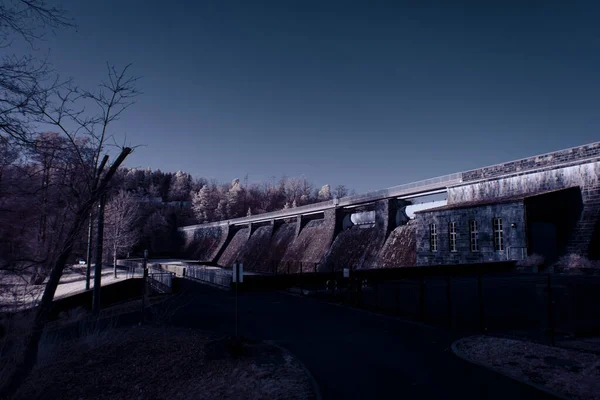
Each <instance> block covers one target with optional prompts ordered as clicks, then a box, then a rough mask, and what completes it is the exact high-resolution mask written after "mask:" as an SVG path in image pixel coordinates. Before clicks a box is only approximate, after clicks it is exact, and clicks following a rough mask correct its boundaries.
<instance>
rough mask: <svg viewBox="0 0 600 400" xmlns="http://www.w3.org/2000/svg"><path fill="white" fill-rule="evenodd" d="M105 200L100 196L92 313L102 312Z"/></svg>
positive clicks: (96, 314)
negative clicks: (101, 289)
mask: <svg viewBox="0 0 600 400" xmlns="http://www.w3.org/2000/svg"><path fill="white" fill-rule="evenodd" d="M104 202H105V195H104V194H102V195H101V196H100V201H99V202H98V236H96V265H95V268H94V297H93V300H92V314H93V315H95V316H98V315H99V314H100V286H101V278H102V244H103V243H102V242H103V241H104Z"/></svg>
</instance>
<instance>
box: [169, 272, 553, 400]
mask: <svg viewBox="0 0 600 400" xmlns="http://www.w3.org/2000/svg"><path fill="white" fill-rule="evenodd" d="M182 289H183V294H182V295H180V296H178V297H177V298H176V300H174V301H172V302H167V303H165V305H163V307H168V309H169V314H170V315H171V316H170V322H171V323H172V324H173V325H177V326H185V327H191V328H198V329H203V330H207V331H212V332H215V333H216V334H219V335H232V334H233V332H234V326H235V325H234V323H235V321H234V309H235V297H234V293H232V292H228V291H222V290H218V289H214V288H211V287H208V286H205V285H202V284H199V283H195V282H191V281H187V280H186V281H184V282H183V283H182ZM239 332H240V335H242V336H245V337H248V338H251V339H260V340H271V341H274V342H275V343H277V344H279V345H281V346H283V347H285V348H287V349H288V350H289V351H291V352H292V353H294V354H295V355H296V356H297V357H298V358H299V359H300V360H301V361H302V362H303V363H304V364H305V366H306V367H307V368H308V369H309V370H310V371H311V373H312V374H313V376H314V377H315V379H316V381H317V383H318V385H319V387H320V389H321V392H322V394H323V398H325V399H375V398H382V399H388V398H390V399H450V398H461V399H511V400H516V399H547V398H551V397H549V396H548V395H546V394H544V393H542V392H539V391H537V390H536V389H533V388H531V387H529V386H527V385H524V384H521V383H518V382H516V381H513V380H511V379H509V378H506V377H504V376H501V375H499V374H496V373H494V372H492V371H488V370H486V369H483V368H481V367H477V366H474V365H472V364H470V363H467V362H465V361H462V360H460V359H458V358H457V357H456V356H454V355H453V354H452V353H451V351H450V350H449V346H450V344H451V343H452V342H453V340H455V339H456V338H455V337H452V335H451V334H450V333H449V332H448V331H447V330H445V329H442V328H432V327H428V326H424V325H420V324H417V323H412V322H408V321H403V320H401V319H397V318H394V317H387V316H382V315H378V314H374V313H370V312H366V311H360V310H356V309H352V308H349V307H345V306H337V305H333V304H329V303H325V302H321V301H318V300H315V299H308V298H300V297H297V296H292V295H287V294H282V293H274V292H269V293H243V294H240V295H239Z"/></svg>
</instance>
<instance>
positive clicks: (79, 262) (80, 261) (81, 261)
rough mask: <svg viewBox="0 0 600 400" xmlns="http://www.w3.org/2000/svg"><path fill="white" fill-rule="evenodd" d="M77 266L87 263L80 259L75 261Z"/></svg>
mask: <svg viewBox="0 0 600 400" xmlns="http://www.w3.org/2000/svg"><path fill="white" fill-rule="evenodd" d="M77 264H79V265H86V264H87V262H86V261H85V260H84V259H83V258H80V259H78V260H77Z"/></svg>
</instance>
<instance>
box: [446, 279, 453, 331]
mask: <svg viewBox="0 0 600 400" xmlns="http://www.w3.org/2000/svg"><path fill="white" fill-rule="evenodd" d="M446 301H447V303H448V329H452V291H451V278H450V276H447V277H446Z"/></svg>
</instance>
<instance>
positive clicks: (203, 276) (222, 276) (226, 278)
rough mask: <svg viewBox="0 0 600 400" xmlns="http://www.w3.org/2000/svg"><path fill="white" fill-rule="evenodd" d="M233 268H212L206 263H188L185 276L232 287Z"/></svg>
mask: <svg viewBox="0 0 600 400" xmlns="http://www.w3.org/2000/svg"><path fill="white" fill-rule="evenodd" d="M231 274H232V273H231V270H223V269H218V268H211V267H207V266H204V265H188V266H187V268H186V271H185V276H186V277H187V278H191V279H197V280H200V281H203V282H208V283H212V284H214V285H218V286H223V287H231V280H232V275H231Z"/></svg>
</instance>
